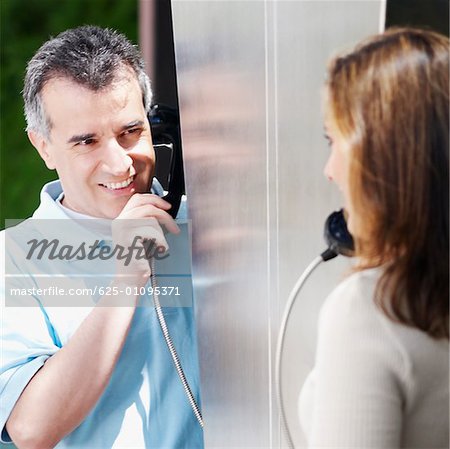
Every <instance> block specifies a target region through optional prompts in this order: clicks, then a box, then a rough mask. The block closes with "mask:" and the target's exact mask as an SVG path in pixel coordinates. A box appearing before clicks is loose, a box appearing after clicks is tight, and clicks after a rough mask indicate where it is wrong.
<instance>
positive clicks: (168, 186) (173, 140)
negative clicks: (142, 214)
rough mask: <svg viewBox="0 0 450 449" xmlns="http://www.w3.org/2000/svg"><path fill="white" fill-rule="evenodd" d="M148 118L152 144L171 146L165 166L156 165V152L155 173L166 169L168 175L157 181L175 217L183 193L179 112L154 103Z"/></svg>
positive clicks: (170, 211)
mask: <svg viewBox="0 0 450 449" xmlns="http://www.w3.org/2000/svg"><path fill="white" fill-rule="evenodd" d="M148 120H149V122H150V127H151V130H152V138H153V145H154V146H155V147H158V146H161V145H164V146H165V148H166V151H167V149H168V148H171V152H170V157H168V158H165V159H166V160H165V162H166V167H161V166H160V165H161V164H159V165H158V153H157V155H156V159H157V160H156V175H157V176H158V171H160V172H164V171H166V172H167V171H168V176H164V179H159V181H160V182H161V184H162V185H163V187H164V189H165V190H167V195H166V196H164V199H165V200H166V201H167V202H169V203H170V204H171V205H172V207H171V209H170V210H169V211H168V212H169V214H170V215H171V216H172V217H173V218H176V216H177V213H178V210H179V208H180V204H181V198H182V196H183V195H184V194H185V186H184V168H183V153H182V148H181V132H180V117H179V113H178V110H177V109H174V108H171V107H170V106H167V105H163V104H156V105H153V106H152V107H151V109H150V112H149V114H148ZM162 159H163V158H162V157H161V160H162Z"/></svg>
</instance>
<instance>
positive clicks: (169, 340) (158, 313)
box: [150, 257, 203, 427]
mask: <svg viewBox="0 0 450 449" xmlns="http://www.w3.org/2000/svg"><path fill="white" fill-rule="evenodd" d="M150 270H151V275H150V279H151V283H152V288H153V304H154V306H155V311H156V316H157V317H158V321H159V325H160V327H161V331H162V333H163V336H164V340H165V341H166V344H167V347H168V348H169V352H170V355H171V356H172V360H173V363H174V365H175V369H176V370H177V373H178V376H179V377H180V380H181V383H182V384H183V388H184V391H185V393H186V396H187V398H188V400H189V403H190V404H191V408H192V411H193V412H194V415H195V417H196V418H197V421H198V423H199V424H200V426H201V427H203V418H202V414H201V412H200V408H199V406H198V404H197V402H196V400H195V398H194V395H193V394H192V390H191V388H190V387H189V383H188V381H187V379H186V376H185V375H184V371H183V368H182V367H181V363H180V359H179V358H178V354H177V351H176V349H175V346H174V344H173V342H172V338H171V337H170V333H169V329H168V327H167V323H166V319H165V318H164V313H163V311H162V308H161V303H160V302H159V295H157V294H156V293H155V292H156V290H157V289H156V287H157V286H158V285H157V282H156V276H155V259H154V258H153V257H152V258H151V259H150Z"/></svg>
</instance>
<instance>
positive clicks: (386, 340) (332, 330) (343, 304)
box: [308, 275, 402, 449]
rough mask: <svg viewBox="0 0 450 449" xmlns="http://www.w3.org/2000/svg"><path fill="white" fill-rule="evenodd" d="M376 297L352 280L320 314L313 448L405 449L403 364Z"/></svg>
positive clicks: (367, 287) (358, 279)
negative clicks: (401, 384) (375, 302)
mask: <svg viewBox="0 0 450 449" xmlns="http://www.w3.org/2000/svg"><path fill="white" fill-rule="evenodd" d="M372 293H373V285H371V284H370V283H369V285H367V283H365V282H364V279H362V277H361V276H360V275H354V276H351V277H350V278H349V279H347V280H346V281H345V282H344V283H342V284H341V285H340V286H339V287H338V288H337V289H336V290H335V291H334V292H333V293H332V294H331V295H330V297H329V298H328V299H327V301H326V303H325V305H324V307H323V309H322V311H321V316H320V320H319V338H318V347H317V354H316V366H315V369H314V375H315V388H314V394H313V400H312V416H311V428H310V431H309V432H308V434H309V435H308V436H309V437H308V443H309V446H308V447H309V448H318V447H329V448H346V449H350V448H358V449H366V448H371V449H373V448H377V449H393V448H399V447H400V441H401V429H402V394H401V388H400V382H399V380H400V378H401V372H402V358H401V354H399V353H398V352H396V349H395V346H394V345H393V344H392V342H391V341H390V337H389V335H388V334H387V333H386V332H385V327H384V326H383V323H382V319H383V317H381V314H380V312H379V311H378V310H377V308H376V306H375V305H374V303H373V301H372Z"/></svg>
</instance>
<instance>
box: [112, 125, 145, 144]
mask: <svg viewBox="0 0 450 449" xmlns="http://www.w3.org/2000/svg"><path fill="white" fill-rule="evenodd" d="M142 131H143V129H142V128H130V129H127V130H125V131H124V132H123V133H121V134H120V135H119V137H118V139H117V140H118V142H119V143H120V145H122V147H124V148H130V147H132V146H133V145H135V144H136V143H137V141H138V140H139V138H140V136H141V134H142Z"/></svg>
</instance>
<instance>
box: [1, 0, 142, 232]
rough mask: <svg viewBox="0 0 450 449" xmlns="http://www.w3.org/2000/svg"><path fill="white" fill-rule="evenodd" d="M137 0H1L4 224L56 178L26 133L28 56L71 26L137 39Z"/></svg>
mask: <svg viewBox="0 0 450 449" xmlns="http://www.w3.org/2000/svg"><path fill="white" fill-rule="evenodd" d="M137 3H138V0H0V88H1V93H0V228H1V229H3V228H4V224H5V219H8V218H14V219H15V218H25V217H28V216H30V214H31V213H32V212H33V211H34V210H35V209H36V207H37V206H38V204H39V192H40V190H41V187H42V186H43V184H44V183H45V182H46V181H49V180H52V179H56V177H57V176H56V173H55V172H54V171H49V170H48V169H47V168H46V167H45V165H44V163H43V161H42V160H41V159H40V158H39V155H38V153H37V151H35V150H34V148H33V147H32V146H31V144H30V143H29V141H28V138H27V135H26V133H25V119H24V117H23V104H22V96H21V91H22V87H23V85H22V84H23V78H24V73H25V68H26V64H27V61H28V60H29V59H30V58H31V57H32V56H33V54H34V53H35V52H36V50H37V49H38V48H39V47H40V46H41V45H42V44H43V43H44V42H45V41H46V40H47V39H48V38H49V37H50V36H56V35H57V34H58V33H60V32H61V31H64V30H65V29H67V28H72V27H76V26H79V25H85V24H93V25H99V26H103V27H111V28H115V29H117V30H119V31H120V32H122V33H124V34H125V35H126V36H128V38H129V39H130V40H131V41H133V42H135V43H136V42H137V40H138V4H137Z"/></svg>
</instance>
